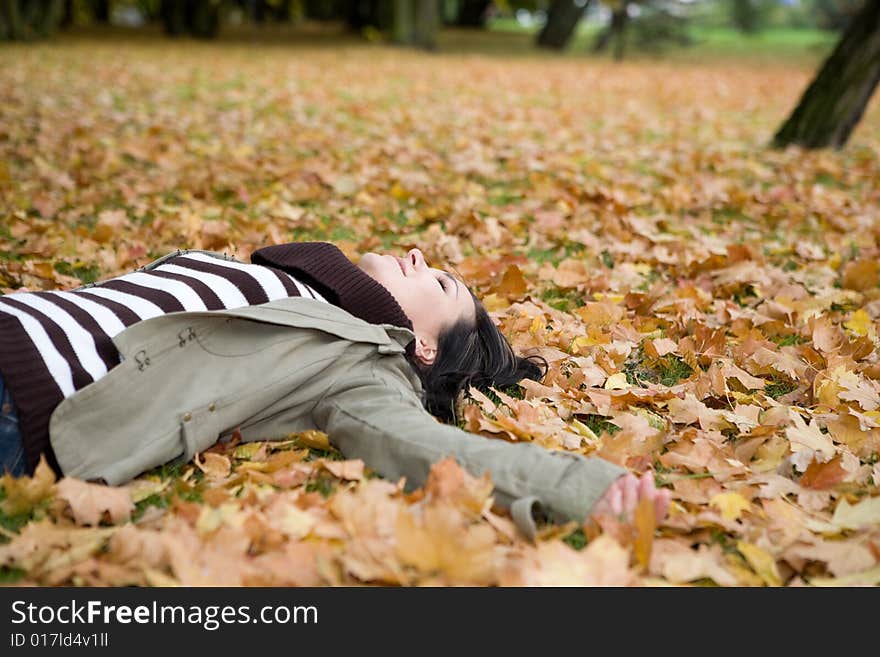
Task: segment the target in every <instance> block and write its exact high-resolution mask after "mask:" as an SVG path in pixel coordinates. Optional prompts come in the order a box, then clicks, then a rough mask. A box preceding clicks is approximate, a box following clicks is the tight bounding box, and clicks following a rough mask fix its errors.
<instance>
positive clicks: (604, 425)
mask: <svg viewBox="0 0 880 657" xmlns="http://www.w3.org/2000/svg"><path fill="white" fill-rule="evenodd" d="M577 419H578V420H579V421H581V422H583V423H584V424H585V425H587V426H588V427H589V428H590V431H592V432H593V433H594V434H596V435H597V436H601V435H602V434H603V433H607V434H610V435H614V434H615V433H617V432H618V431H620V427H619V426H617V425H616V424H614V423H613V422H610V421H609V420H608V418H606V417H605V416H604V415H596V414H590V415H579V416H578V418H577Z"/></svg>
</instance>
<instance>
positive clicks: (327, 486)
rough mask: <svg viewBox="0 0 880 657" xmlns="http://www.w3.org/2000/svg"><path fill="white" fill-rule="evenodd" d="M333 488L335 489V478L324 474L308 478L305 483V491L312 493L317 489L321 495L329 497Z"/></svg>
mask: <svg viewBox="0 0 880 657" xmlns="http://www.w3.org/2000/svg"><path fill="white" fill-rule="evenodd" d="M334 490H336V479H333V478H332V477H329V476H326V475H324V474H319V475H318V476H317V477H315V478H313V479H310V480H309V481H308V482H307V483H306V492H307V493H314V492H315V491H317V492H318V493H320V494H321V497H325V498H327V497H330V496H331V495H332V494H333V491H334Z"/></svg>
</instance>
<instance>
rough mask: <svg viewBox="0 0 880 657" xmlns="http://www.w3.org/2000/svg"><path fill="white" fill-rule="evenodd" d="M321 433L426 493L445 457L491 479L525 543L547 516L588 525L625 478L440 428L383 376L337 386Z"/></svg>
mask: <svg viewBox="0 0 880 657" xmlns="http://www.w3.org/2000/svg"><path fill="white" fill-rule="evenodd" d="M314 420H315V423H316V425H317V426H318V428H320V429H322V430H323V431H325V432H326V433H327V435H328V436H329V437H330V441H331V442H332V443H334V444H335V445H336V446H337V447H338V448H339V449H340V450H341V451H342V453H343V454H345V456H346V457H348V458H360V459H362V460H363V461H364V463H365V464H366V465H367V466H368V467H370V468H372V469H373V470H374V471H376V472H377V473H378V474H380V475H381V476H383V477H385V478H389V479H398V478H400V477H406V481H407V488H408V489H412V488H414V487H417V486H421V485H422V484H423V483H424V482H425V481H426V480H427V477H428V473H429V471H430V468H431V465H432V464H433V463H435V462H437V461H440V460H442V459H443V458H445V457H447V456H452V457H453V458H455V459H456V460H457V461H458V462H459V464H460V465H461V466H462V467H463V468H464V469H465V470H467V471H468V472H470V473H471V474H473V475H475V476H481V475H482V474H483V473H484V472H485V471H487V470H488V471H489V473H490V476H491V477H492V482H493V484H494V486H495V500H496V502H497V503H498V504H500V505H502V506H509V507H511V511H512V515H513V517H514V520H515V521H516V522H517V525H518V526H519V527H520V529H522V530H523V531H524V532H525V533H526V534H527V535H533V534H534V531H535V515H537V514H539V513H541V512H542V511H543V512H544V513H546V514H547V515H548V516H549V517H550V518H551V519H553V520H556V521H567V520H577V521H579V522H582V521H583V520H585V519H586V517H587V515H588V514H589V513H590V512H591V511H592V510H593V508H594V506H595V505H596V504H597V503H598V502H599V501H600V500H602V499H603V496H604V495H605V494H606V492H608V491H609V490H612V491H613V490H616V489H613V488H611V489H609V487H611V485H612V484H613V483H614V482H615V481H617V480H618V479H620V478H621V477H622V476H623V475H625V474H626V470H624V469H623V468H620V467H618V466H617V465H614V464H613V463H610V462H608V461H605V460H603V459H599V458H586V457H583V456H581V455H579V454H573V453H568V452H554V451H549V450H547V449H544V448H543V447H540V446H539V445H534V444H531V443H508V442H506V441H504V440H495V439H492V438H485V437H483V436H479V435H475V434H471V433H467V432H465V431H462V430H461V429H458V428H456V427H452V426H448V425H444V424H440V423H439V422H438V421H437V420H435V419H434V417H433V416H431V415H430V414H429V413H428V412H427V411H426V410H424V408H422V406H421V405H420V404H419V403H418V399H416V397H415V395H414V394H407V391H406V390H404V389H403V388H402V387H401V385H400V382H399V381H398V380H396V379H394V378H392V377H385V376H383V375H382V374H381V373H378V372H376V373H374V376H373V377H369V378H366V377H363V378H357V379H353V380H349V381H345V382H337V384H336V385H335V386H334V387H333V388H332V389H331V390H330V391H329V393H328V394H327V395H326V396H325V397H324V398H323V399H322V400H321V401H320V402H319V403H318V405H317V406H316V408H315V410H314Z"/></svg>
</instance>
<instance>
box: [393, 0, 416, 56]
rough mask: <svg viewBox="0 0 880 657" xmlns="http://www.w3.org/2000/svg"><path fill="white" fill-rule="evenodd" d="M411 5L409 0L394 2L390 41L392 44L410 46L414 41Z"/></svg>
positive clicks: (396, 0)
mask: <svg viewBox="0 0 880 657" xmlns="http://www.w3.org/2000/svg"><path fill="white" fill-rule="evenodd" d="M413 18H414V16H413V3H412V1H411V0H394V19H393V24H392V29H391V39H392V40H393V41H394V43H399V44H401V45H406V46H408V45H411V44H412V42H413V39H414V33H415V26H414V25H413Z"/></svg>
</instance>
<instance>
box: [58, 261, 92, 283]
mask: <svg viewBox="0 0 880 657" xmlns="http://www.w3.org/2000/svg"><path fill="white" fill-rule="evenodd" d="M52 267H53V268H54V269H55V271H57V272H58V273H59V274H62V275H64V276H74V277H76V278H78V279H79V280H81V281H82V282H83V284H84V285H88V284H89V283H94V282H95V281H96V280H98V278H99V277H100V275H101V269H100V267H98V266H97V265H86V264H84V263H82V262H75V263H73V264H71V263H69V262H67V261H65V260H57V261H55V263H54V264H53V265H52Z"/></svg>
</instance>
